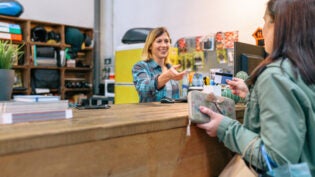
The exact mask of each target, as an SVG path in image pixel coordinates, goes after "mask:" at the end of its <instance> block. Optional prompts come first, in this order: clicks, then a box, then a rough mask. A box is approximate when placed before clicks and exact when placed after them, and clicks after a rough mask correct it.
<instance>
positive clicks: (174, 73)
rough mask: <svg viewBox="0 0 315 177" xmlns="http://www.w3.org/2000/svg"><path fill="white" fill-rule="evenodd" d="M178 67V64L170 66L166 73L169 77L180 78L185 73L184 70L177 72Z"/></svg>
mask: <svg viewBox="0 0 315 177" xmlns="http://www.w3.org/2000/svg"><path fill="white" fill-rule="evenodd" d="M178 68H180V65H175V66H172V67H171V68H170V69H169V70H168V71H167V72H166V74H168V75H169V77H170V79H172V80H177V81H178V80H182V79H183V77H184V75H185V74H186V73H187V72H186V70H185V71H182V72H178V71H177V69H178Z"/></svg>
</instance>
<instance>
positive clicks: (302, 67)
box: [247, 0, 315, 85]
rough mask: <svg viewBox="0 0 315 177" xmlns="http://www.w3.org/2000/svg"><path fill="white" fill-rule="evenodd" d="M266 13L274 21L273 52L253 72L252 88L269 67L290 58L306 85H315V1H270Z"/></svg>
mask: <svg viewBox="0 0 315 177" xmlns="http://www.w3.org/2000/svg"><path fill="white" fill-rule="evenodd" d="M266 13H267V14H268V15H270V17H271V18H272V19H273V20H274V40H273V51H272V53H271V54H269V56H267V58H266V59H265V60H264V61H263V62H262V63H261V64H260V65H259V66H258V67H257V68H256V69H255V70H254V71H253V73H252V74H251V77H250V78H249V79H248V81H247V83H248V84H249V85H252V84H254V83H255V82H256V80H257V77H258V76H259V75H260V74H261V73H262V71H263V70H264V69H265V68H266V65H268V64H269V63H272V62H274V61H276V60H280V59H282V58H288V59H289V60H290V61H291V62H292V64H293V65H294V66H295V67H296V70H295V76H297V73H300V75H301V78H302V79H303V81H304V82H305V83H306V84H307V85H311V84H315V0H269V2H268V3H267V9H266Z"/></svg>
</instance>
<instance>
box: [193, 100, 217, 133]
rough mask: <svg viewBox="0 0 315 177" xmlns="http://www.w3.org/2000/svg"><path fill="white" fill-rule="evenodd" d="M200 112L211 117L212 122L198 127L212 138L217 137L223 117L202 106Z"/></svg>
mask: <svg viewBox="0 0 315 177" xmlns="http://www.w3.org/2000/svg"><path fill="white" fill-rule="evenodd" d="M199 110H200V111H201V112H202V113H205V114H207V115H208V116H209V117H210V122H208V123H204V124H197V127H199V128H201V129H204V130H206V132H207V134H208V135H209V136H211V137H216V136H217V130H218V127H219V125H220V123H221V121H222V119H223V115H222V114H219V113H216V112H214V111H212V110H211V109H209V108H207V107H204V106H200V107H199Z"/></svg>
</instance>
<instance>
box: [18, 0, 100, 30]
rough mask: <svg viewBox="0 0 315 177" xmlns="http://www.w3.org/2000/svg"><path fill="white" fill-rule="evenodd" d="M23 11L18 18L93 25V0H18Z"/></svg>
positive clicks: (84, 25)
mask: <svg viewBox="0 0 315 177" xmlns="http://www.w3.org/2000/svg"><path fill="white" fill-rule="evenodd" d="M18 2H20V3H21V4H22V5H23V7H24V12H23V14H22V15H21V16H20V18H26V19H33V20H40V21H47V22H55V23H62V24H69V25H75V26H83V27H94V0H83V1H78V0H18Z"/></svg>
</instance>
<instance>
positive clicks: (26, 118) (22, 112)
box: [0, 95, 72, 124]
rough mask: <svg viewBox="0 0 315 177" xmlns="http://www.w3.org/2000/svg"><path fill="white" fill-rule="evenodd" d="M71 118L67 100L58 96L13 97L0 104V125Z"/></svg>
mask: <svg viewBox="0 0 315 177" xmlns="http://www.w3.org/2000/svg"><path fill="white" fill-rule="evenodd" d="M70 118H72V109H70V108H69V103H68V100H60V97H59V96H41V95H25V96H15V97H14V99H13V101H1V102H0V124H12V123H18V122H31V121H44V120H56V119H70Z"/></svg>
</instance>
